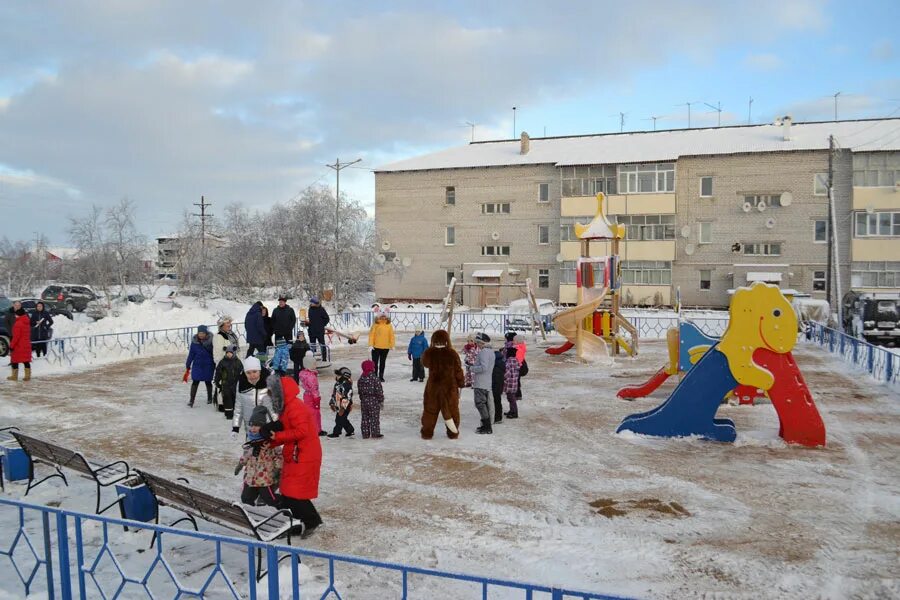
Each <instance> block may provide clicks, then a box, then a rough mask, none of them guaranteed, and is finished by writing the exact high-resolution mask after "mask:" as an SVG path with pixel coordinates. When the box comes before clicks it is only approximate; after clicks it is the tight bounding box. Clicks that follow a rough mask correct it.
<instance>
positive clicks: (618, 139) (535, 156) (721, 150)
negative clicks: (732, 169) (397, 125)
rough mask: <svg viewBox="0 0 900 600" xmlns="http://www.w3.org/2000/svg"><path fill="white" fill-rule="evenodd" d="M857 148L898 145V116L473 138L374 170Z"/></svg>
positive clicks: (654, 159)
mask: <svg viewBox="0 0 900 600" xmlns="http://www.w3.org/2000/svg"><path fill="white" fill-rule="evenodd" d="M829 135H834V137H835V140H836V142H837V145H838V147H840V148H850V149H852V150H853V151H855V152H874V151H881V150H900V118H893V119H864V120H857V121H827V122H817V123H793V124H792V126H791V133H790V140H788V141H785V140H784V127H783V125H780V124H774V123H773V124H767V125H742V126H733V127H713V128H705V129H672V130H667V131H644V132H632V133H607V134H598V135H584V136H569V137H548V138H531V140H530V150H529V151H528V153H527V154H520V153H519V150H520V141H519V140H517V139H516V140H500V141H493V142H473V143H471V144H468V145H466V146H458V147H455V148H448V149H446V150H441V151H439V152H433V153H431V154H423V155H421V156H417V157H414V158H409V159H406V160H401V161H397V162H393V163H389V164H387V165H383V166H381V167H378V168H376V169H375V172H396V171H423V170H429V169H460V168H470V167H500V166H513V165H536V164H552V165H556V166H560V167H563V166H574V165H603V164H623V163H643V162H665V161H675V160H677V159H678V158H679V157H681V156H709V155H718V154H744V153H752V152H784V151H794V150H825V149H827V148H828V136H829Z"/></svg>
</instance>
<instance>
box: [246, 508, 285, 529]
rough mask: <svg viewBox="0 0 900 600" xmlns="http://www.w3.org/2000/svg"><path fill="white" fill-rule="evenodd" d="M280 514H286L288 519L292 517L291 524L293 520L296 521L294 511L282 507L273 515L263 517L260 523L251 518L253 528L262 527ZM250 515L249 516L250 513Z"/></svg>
mask: <svg viewBox="0 0 900 600" xmlns="http://www.w3.org/2000/svg"><path fill="white" fill-rule="evenodd" d="M245 512H246V511H245ZM279 515H284V516H286V517H287V518H288V519H290V522H291V524H293V522H294V515H293V513H291V511H289V510H288V509H286V508H282V509H279V510H277V511H275V512H274V513H272V514H271V515H269V516H268V517H266V518H265V519H263V520H262V521H260V522H259V523H254V522H253V521H252V520H250V524H251V525H253V529H259V528H260V527H262V526H263V525H265V524H266V523H268V522H269V521H271V520H272V519H274V518H275V517H277V516H279ZM248 516H249V515H248Z"/></svg>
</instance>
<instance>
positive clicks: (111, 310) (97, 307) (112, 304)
mask: <svg viewBox="0 0 900 600" xmlns="http://www.w3.org/2000/svg"><path fill="white" fill-rule="evenodd" d="M145 300H146V298H144V296H142V295H141V294H128V295H127V296H113V297H112V298H111V299H110V301H109V302H108V303H107V302H106V301H104V300H91V301H90V302H88V303H87V306H86V307H85V309H84V314H86V315H87V316H88V317H90V318H91V319H93V320H95V321H98V320H100V319H102V318H104V317H108V316H109V315H110V314H112V315H113V316H114V317H118V316H119V314H120V312H121V308H122V307H123V306H124V305H126V304H128V303H129V302H130V303H132V304H141V303H143V302H144V301H145Z"/></svg>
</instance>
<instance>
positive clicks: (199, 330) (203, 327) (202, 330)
mask: <svg viewBox="0 0 900 600" xmlns="http://www.w3.org/2000/svg"><path fill="white" fill-rule="evenodd" d="M197 333H209V328H207V327H206V325H201V326H200V327H198V328H197Z"/></svg>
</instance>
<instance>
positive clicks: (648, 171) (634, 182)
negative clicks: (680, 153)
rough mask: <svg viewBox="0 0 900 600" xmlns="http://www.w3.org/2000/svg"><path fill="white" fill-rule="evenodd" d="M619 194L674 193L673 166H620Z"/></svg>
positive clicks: (672, 164) (666, 164)
mask: <svg viewBox="0 0 900 600" xmlns="http://www.w3.org/2000/svg"><path fill="white" fill-rule="evenodd" d="M618 174H619V193H620V194H652V193H659V192H674V191H675V165H674V163H662V164H653V165H620V166H619V171H618Z"/></svg>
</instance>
